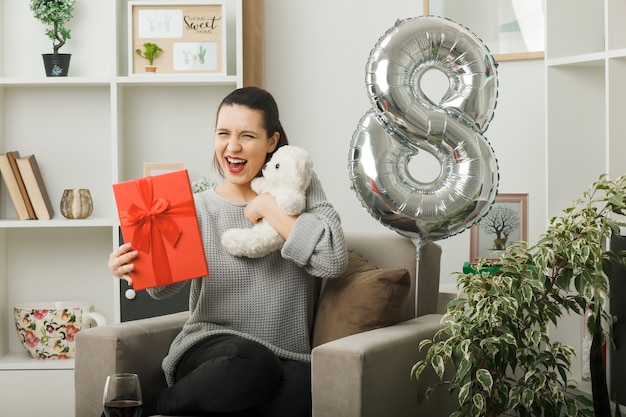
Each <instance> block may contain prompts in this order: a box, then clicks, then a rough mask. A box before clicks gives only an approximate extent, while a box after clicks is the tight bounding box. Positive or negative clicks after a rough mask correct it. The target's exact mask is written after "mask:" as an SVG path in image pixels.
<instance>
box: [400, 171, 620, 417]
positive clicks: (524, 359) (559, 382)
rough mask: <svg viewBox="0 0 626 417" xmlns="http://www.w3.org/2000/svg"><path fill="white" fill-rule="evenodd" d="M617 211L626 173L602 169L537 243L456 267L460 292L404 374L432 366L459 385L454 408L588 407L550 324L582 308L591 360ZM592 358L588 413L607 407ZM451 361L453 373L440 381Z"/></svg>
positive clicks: (560, 411) (550, 410) (556, 412)
mask: <svg viewBox="0 0 626 417" xmlns="http://www.w3.org/2000/svg"><path fill="white" fill-rule="evenodd" d="M625 210H626V177H620V178H619V179H617V180H615V181H612V180H610V179H608V177H607V176H606V175H603V176H601V177H600V178H599V179H598V180H597V181H596V182H594V183H593V184H592V185H591V186H590V187H589V189H588V190H587V191H586V192H585V193H584V194H583V197H582V198H581V199H579V200H576V201H575V202H574V203H573V205H572V206H571V207H569V208H567V209H565V210H564V214H563V215H562V216H561V217H555V218H553V219H551V221H550V227H549V228H548V230H547V231H546V232H545V233H544V234H543V235H542V236H541V237H540V239H539V241H538V243H537V244H535V245H534V246H528V244H527V243H525V242H519V243H516V244H513V245H512V246H511V247H509V248H508V249H507V250H506V252H505V253H504V254H503V255H501V257H500V259H499V269H498V268H489V269H488V268H486V267H487V266H489V265H487V263H486V261H485V260H481V261H479V263H478V264H477V265H476V267H475V271H476V272H475V273H471V272H470V273H459V274H458V276H457V285H458V287H459V293H460V294H459V297H458V298H457V299H456V300H453V301H451V302H450V303H449V304H448V306H447V311H446V317H445V318H444V321H443V325H442V328H441V330H440V331H439V332H438V333H437V334H436V335H435V337H434V338H433V339H432V340H424V341H422V342H421V343H420V349H427V352H426V357H425V359H424V360H422V361H419V362H417V363H416V364H415V365H414V366H413V369H412V371H411V374H412V375H414V376H416V377H417V378H419V376H420V375H421V373H422V372H423V371H424V369H425V368H427V367H432V368H433V369H434V370H435V372H436V373H437V374H438V375H439V377H440V378H441V384H447V385H449V388H450V390H452V391H455V392H457V393H458V400H459V408H458V410H457V411H455V412H454V413H453V414H452V415H453V416H487V417H495V416H499V415H502V414H507V415H519V416H593V415H594V412H593V411H592V410H591V405H592V403H591V401H589V400H588V399H586V398H585V397H584V396H582V395H575V393H572V392H571V390H573V389H574V388H575V386H574V384H572V383H571V382H569V381H568V379H567V374H568V371H569V369H570V366H571V364H572V360H573V359H574V357H575V351H574V349H573V348H572V347H570V346H568V345H565V344H561V343H559V342H553V341H551V340H550V337H549V335H548V325H549V324H550V323H554V324H556V323H557V322H558V319H559V318H560V317H562V316H563V315H564V314H566V313H572V314H584V313H585V311H589V312H590V314H589V315H590V317H589V321H588V325H589V327H590V330H591V332H592V334H594V342H593V343H594V344H595V346H594V345H592V360H593V357H594V351H595V352H598V351H599V347H598V346H599V343H602V336H603V330H602V327H601V324H602V323H601V322H602V321H606V322H608V320H609V317H608V315H607V313H606V312H605V301H606V300H607V298H608V295H607V294H608V291H609V279H610V277H611V275H612V266H613V264H614V263H617V264H619V265H621V266H624V265H625V264H626V262H625V260H624V254H619V255H618V254H615V253H613V252H611V251H607V250H606V249H605V246H604V243H605V242H606V241H607V239H609V238H610V237H611V236H613V235H616V234H619V233H620V227H621V226H623V225H624V223H623V222H621V221H619V220H616V219H615V216H614V214H618V215H622V214H624V211H625ZM597 356H598V355H595V357H596V359H597ZM591 365H592V366H591V369H592V385H593V406H594V409H595V415H596V416H597V417H600V416H608V415H610V411H609V410H610V408H609V407H608V402H609V401H608V393H607V391H606V377H605V375H604V372H603V369H602V364H601V358H600V365H599V367H598V361H597V360H595V362H593V361H592V364H591ZM450 367H453V368H454V370H455V371H456V372H454V375H453V376H452V377H451V378H449V379H446V380H444V372H445V370H446V368H450ZM598 368H600V370H599V369H598ZM446 375H447V374H446ZM434 388H435V386H431V387H429V388H428V389H427V390H426V391H424V392H422V393H420V395H421V398H422V399H428V398H429V397H430V394H431V393H432V390H433V389H434ZM568 390H570V392H569V393H568ZM616 413H617V415H619V407H617V411H616Z"/></svg>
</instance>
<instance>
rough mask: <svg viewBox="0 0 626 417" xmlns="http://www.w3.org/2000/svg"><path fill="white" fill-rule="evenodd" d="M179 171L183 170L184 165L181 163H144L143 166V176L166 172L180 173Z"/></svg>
mask: <svg viewBox="0 0 626 417" xmlns="http://www.w3.org/2000/svg"><path fill="white" fill-rule="evenodd" d="M181 169H185V164H184V163H182V162H166V163H161V162H145V163H144V164H143V176H144V177H148V176H154V175H160V174H167V173H168V172H173V171H180V170H181Z"/></svg>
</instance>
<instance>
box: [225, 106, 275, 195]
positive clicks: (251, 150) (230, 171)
mask: <svg viewBox="0 0 626 417" xmlns="http://www.w3.org/2000/svg"><path fill="white" fill-rule="evenodd" d="M278 136H279V134H278V132H276V133H274V135H273V136H272V137H269V138H268V137H267V132H266V131H265V128H264V126H263V118H262V114H261V112H260V111H258V110H252V109H250V108H248V107H245V106H239V105H234V106H229V105H225V106H222V108H221V109H220V111H219V113H218V115H217V124H216V129H215V155H216V157H217V159H218V161H219V164H220V166H221V168H222V171H223V172H224V176H225V177H226V180H227V181H228V182H231V183H233V184H237V185H246V186H249V185H250V182H251V181H252V180H253V179H254V178H255V177H256V176H257V174H258V173H259V171H260V170H261V169H262V168H263V165H265V157H266V156H267V154H268V153H270V152H272V151H273V150H274V148H275V147H276V144H277V143H278Z"/></svg>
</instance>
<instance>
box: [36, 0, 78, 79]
mask: <svg viewBox="0 0 626 417" xmlns="http://www.w3.org/2000/svg"><path fill="white" fill-rule="evenodd" d="M75 2H76V0H30V10H31V11H32V12H33V14H34V16H35V18H36V19H37V20H39V21H40V22H41V23H43V24H45V25H48V26H49V27H48V29H46V36H47V37H48V38H50V40H52V51H53V53H51V54H42V56H43V60H44V66H45V67H46V74H47V75H48V76H49V77H64V76H67V71H68V69H69V66H70V58H71V54H60V53H59V49H61V47H62V46H63V45H65V42H67V40H68V39H70V38H71V37H72V36H71V35H72V32H71V30H70V29H68V28H67V27H66V26H65V25H66V24H67V22H69V21H70V20H71V19H72V17H73V13H74V3H75Z"/></svg>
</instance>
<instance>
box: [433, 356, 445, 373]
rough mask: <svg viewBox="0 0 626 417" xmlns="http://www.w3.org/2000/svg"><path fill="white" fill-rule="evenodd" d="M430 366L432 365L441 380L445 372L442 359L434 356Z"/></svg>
mask: <svg viewBox="0 0 626 417" xmlns="http://www.w3.org/2000/svg"><path fill="white" fill-rule="evenodd" d="M430 364H431V365H432V367H433V369H434V370H435V373H436V374H437V376H438V377H439V379H443V373H444V372H445V370H446V368H445V365H444V362H443V358H442V357H441V356H439V355H435V356H433V358H432V359H431V361H430Z"/></svg>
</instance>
